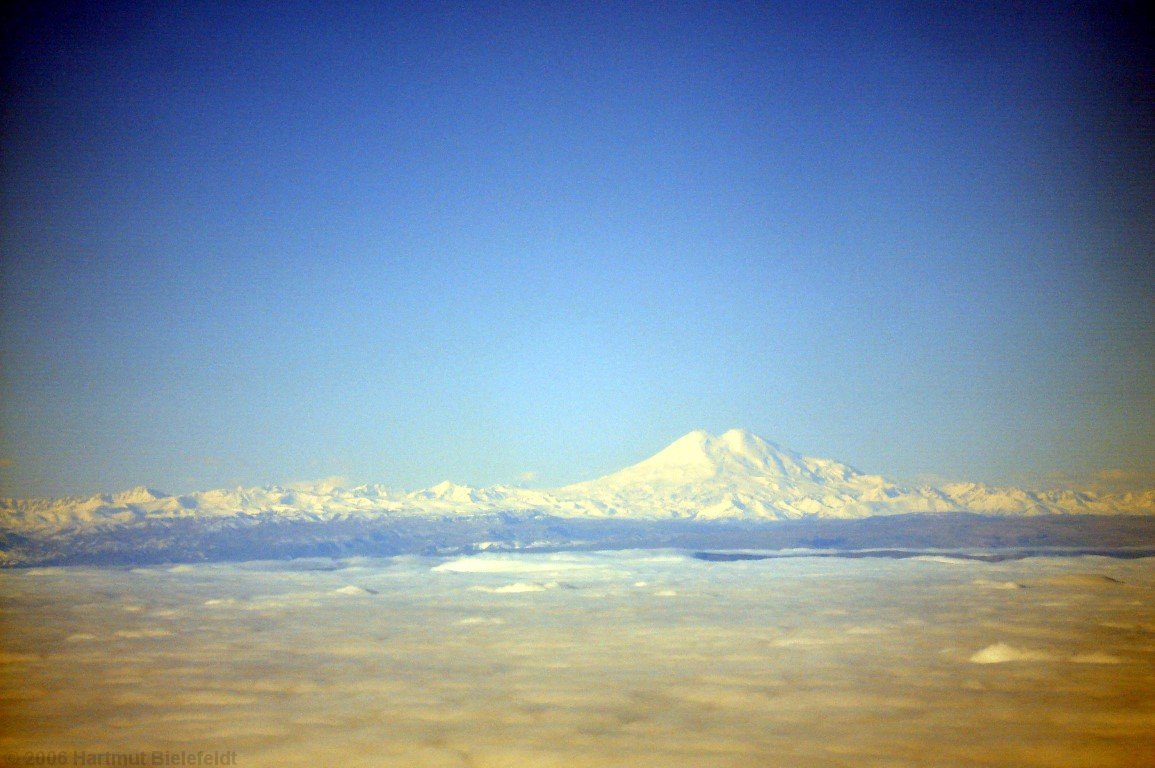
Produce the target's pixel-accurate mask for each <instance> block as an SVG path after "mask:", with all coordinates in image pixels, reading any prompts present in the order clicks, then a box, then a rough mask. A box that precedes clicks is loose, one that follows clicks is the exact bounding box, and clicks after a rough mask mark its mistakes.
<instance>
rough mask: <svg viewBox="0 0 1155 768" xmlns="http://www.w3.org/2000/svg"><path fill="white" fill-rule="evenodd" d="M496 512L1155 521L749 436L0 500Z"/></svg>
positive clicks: (26, 505) (108, 523) (293, 513)
mask: <svg viewBox="0 0 1155 768" xmlns="http://www.w3.org/2000/svg"><path fill="white" fill-rule="evenodd" d="M499 512H520V513H541V514H546V515H554V516H559V517H582V518H591V517H592V518H617V519H647V520H660V519H671V518H683V519H699V520H711V519H734V518H737V519H747V520H784V519H795V518H802V517H820V518H841V519H847V518H861V517H869V516H872V515H896V514H907V513H934V512H976V513H981V514H988V515H1016V516H1025V515H1046V514H1097V515H1149V514H1155V490H1150V491H1145V492H1142V493H1122V494H1098V493H1092V492H1075V491H1030V490H1023V489H1019V488H992V487H989V486H985V485H981V484H977V483H953V484H949V485H944V486H942V487H939V488H932V487H920V488H910V487H905V486H900V485H897V484H895V483H892V482H890V481H888V480H886V479H885V478H883V477H880V476H878V475H866V474H863V473H861V472H858V471H857V470H855V469H853V468H852V467H849V466H847V465H845V464H841V463H839V462H837V461H833V460H831V459H820V458H813V457H807V456H802V455H800V454H797V453H795V452H793V451H791V450H789V449H787V448H783V447H781V446H778V445H775V444H773V443H769V442H766V441H765V440H763V439H761V438H760V437H758V436H756V435H753V434H751V433H749V432H747V431H745V430H739V429H733V430H730V431H728V432H725V433H724V434H722V435H718V436H714V435H710V434H708V433H706V432H702V431H697V432H691V433H690V434H688V435H686V436H684V437H682V438H680V439H678V440H677V441H675V442H674V443H672V444H671V445H670V446H668V447H667V448H665V449H664V450H662V451H660V452H659V453H657V454H655V455H654V456H651V457H650V458H648V459H646V460H644V461H641V462H639V463H637V464H634V465H632V466H630V467H626V468H625V469H623V470H621V471H619V472H616V473H614V474H611V475H607V476H605V477H601V478H598V479H595V480H590V481H587V482H582V483H576V484H574V485H568V486H565V487H563V488H556V489H550V490H534V489H526V488H515V487H510V486H500V485H499V486H494V487H491V488H471V487H469V486H463V485H456V484H454V483H451V482H448V481H447V482H443V483H439V484H438V485H435V486H433V487H432V488H427V489H424V490H419V491H414V492H411V493H405V492H402V491H394V490H391V489H389V488H386V487H384V486H381V485H364V486H358V487H356V488H340V487H333V486H331V485H328V484H321V485H317V486H314V487H312V488H307V489H303V488H299V487H296V488H282V487H279V486H269V487H264V488H236V489H233V490H214V491H204V492H201V493H192V494H187V495H184V496H170V495H166V494H164V493H161V492H159V491H155V490H152V489H150V488H145V487H138V488H134V489H132V490H129V491H125V492H124V493H118V494H112V495H110V494H102V495H98V496H93V497H91V498H87V499H29V500H14V499H0V529H4V530H9V531H21V530H25V531H53V530H57V531H60V530H69V529H82V528H89V527H99V528H104V527H115V526H118V525H131V524H133V523H138V522H141V521H146V520H152V519H177V518H194V519H195V518H205V519H212V518H217V519H219V518H228V517H242V516H264V515H275V516H277V517H283V518H285V519H292V520H302V521H325V520H341V519H357V518H387V517H397V516H414V515H420V516H435V517H443V516H463V515H464V516H468V515H479V514H495V513H499Z"/></svg>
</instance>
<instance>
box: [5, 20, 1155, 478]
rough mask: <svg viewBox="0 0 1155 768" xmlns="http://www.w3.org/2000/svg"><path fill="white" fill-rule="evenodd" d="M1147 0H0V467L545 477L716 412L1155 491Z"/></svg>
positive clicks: (888, 468) (20, 474) (628, 451)
mask: <svg viewBox="0 0 1155 768" xmlns="http://www.w3.org/2000/svg"><path fill="white" fill-rule="evenodd" d="M1129 8H1130V7H1129V6H1127V5H1125V4H1123V5H1120V6H1118V8H1115V9H1105V8H1104V7H1101V6H1095V7H1087V6H1084V5H1082V4H1066V3H1039V4H1032V5H1031V6H1030V7H1022V6H1021V5H1020V4H1012V3H1003V2H991V3H986V4H981V5H980V6H978V7H974V8H972V7H968V8H956V7H949V8H948V7H942V8H936V7H930V6H923V5H917V4H907V3H883V4H869V7H852V6H842V5H838V4H823V3H801V2H787V3H782V4H776V5H774V6H772V7H771V6H759V5H755V4H743V3H733V4H719V5H693V4H687V5H680V6H678V7H677V8H676V9H665V10H653V9H649V8H642V7H625V6H618V5H612V4H610V5H606V4H597V5H595V4H586V3H572V4H571V3H566V4H560V5H556V6H554V5H551V6H550V7H549V8H540V7H534V6H531V5H529V4H520V3H499V4H493V5H489V6H486V7H484V8H481V7H478V6H472V5H468V6H467V5H464V4H446V5H442V6H438V7H436V8H426V7H421V6H419V7H405V6H392V7H389V8H368V7H361V6H355V7H345V8H323V9H322V8H314V7H312V6H310V5H308V4H288V5H273V4H265V3H258V2H238V3H233V4H229V5H228V6H227V7H225V6H217V5H214V4H211V3H194V4H192V5H181V6H180V7H173V6H170V5H169V4H163V3H148V2H146V3H118V2H105V3H61V4H55V5H51V6H37V7H36V8H23V9H18V10H16V11H8V12H6V14H7V16H6V19H5V22H6V23H5V25H4V35H5V38H4V42H5V45H4V46H2V48H3V50H4V53H3V80H2V82H3V87H4V91H3V93H4V95H5V98H4V99H3V106H2V110H3V112H2V114H3V123H2V128H0V195H2V198H0V222H2V224H0V496H15V497H28V496H62V495H88V494H91V493H96V492H110V491H112V492H114V491H118V490H123V489H127V488H130V487H133V486H137V485H147V486H152V487H156V488H160V489H163V490H165V491H168V492H172V493H180V492H185V491H192V490H204V489H209V488H219V487H232V486H236V485H243V486H257V485H267V484H281V485H288V484H291V483H293V482H296V481H302V480H313V479H320V478H324V477H328V476H342V477H344V478H347V479H348V481H349V482H350V483H351V484H362V483H383V484H386V485H390V486H396V487H400V488H422V487H427V486H430V485H433V484H434V483H437V482H439V481H442V480H446V479H449V480H452V481H454V482H459V483H463V484H468V485H474V486H491V485H495V484H499V483H508V484H526V485H531V486H537V487H554V486H561V485H565V484H567V483H572V482H577V481H581V480H587V479H591V478H593V477H597V476H600V475H603V474H606V473H609V472H612V471H615V470H617V469H620V468H621V467H624V466H627V465H629V464H632V463H634V462H637V461H639V460H641V459H643V458H645V457H647V456H649V455H651V454H653V453H654V452H656V451H658V450H660V449H661V448H662V447H664V446H666V445H668V444H669V443H671V442H673V441H674V440H675V439H677V438H678V437H680V436H681V435H683V434H685V433H687V432H690V431H691V430H694V429H706V430H707V431H709V432H712V433H721V432H723V431H725V430H727V429H730V428H732V427H741V428H745V429H748V430H750V431H751V432H753V433H755V434H757V435H760V436H762V437H764V438H766V439H767V440H770V441H773V442H775V443H778V444H781V445H783V446H786V447H789V448H791V449H793V450H796V451H798V452H800V453H803V454H806V455H810V456H819V457H828V458H833V459H837V460H839V461H843V462H846V463H848V464H850V465H852V466H854V467H856V468H857V469H859V470H862V471H863V472H867V473H872V474H880V475H884V476H886V477H888V478H891V479H894V480H897V481H900V482H922V481H927V482H933V481H939V480H943V479H949V480H968V481H976V482H984V483H989V484H998V485H1002V484H1012V485H1020V486H1026V487H1035V488H1046V487H1057V486H1072V485H1073V486H1092V485H1099V486H1102V487H1111V488H1118V489H1126V488H1146V487H1151V486H1153V485H1155V318H1153V310H1152V307H1155V259H1153V258H1152V257H1153V249H1152V244H1153V242H1155V232H1153V228H1155V110H1152V100H1151V95H1152V82H1153V78H1152V58H1151V41H1150V39H1149V37H1148V36H1145V32H1144V30H1145V29H1149V28H1148V27H1145V26H1144V19H1143V18H1142V16H1141V12H1139V11H1137V10H1133V9H1129Z"/></svg>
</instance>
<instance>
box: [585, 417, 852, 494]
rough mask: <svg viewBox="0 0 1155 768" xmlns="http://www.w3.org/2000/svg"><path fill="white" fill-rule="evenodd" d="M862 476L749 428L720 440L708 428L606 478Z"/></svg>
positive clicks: (625, 480) (703, 479)
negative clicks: (757, 433) (768, 438)
mask: <svg viewBox="0 0 1155 768" xmlns="http://www.w3.org/2000/svg"><path fill="white" fill-rule="evenodd" d="M858 475H860V473H859V472H857V471H855V470H854V469H851V468H850V467H848V466H846V465H845V464H839V463H838V462H835V461H830V460H827V459H812V458H806V457H804V456H801V455H799V454H797V453H794V452H793V451H791V450H788V449H786V448H782V447H781V446H778V445H775V444H773V443H769V442H767V441H765V440H763V439H762V438H760V437H758V436H757V435H755V434H753V433H751V432H747V431H746V430H744V429H731V430H730V431H728V432H724V433H722V434H721V435H718V436H716V437H715V436H714V435H711V434H710V433H708V432H705V431H703V430H697V431H695V432H691V433H689V434H688V435H685V436H683V437H681V438H679V439H678V440H675V441H674V442H673V443H671V444H670V445H669V446H667V447H666V448H665V449H663V450H661V451H659V452H658V453H656V454H654V455H653V456H651V457H650V458H648V459H646V460H645V461H642V462H639V463H637V464H634V465H633V466H631V467H627V468H626V469H623V470H621V471H620V472H617V473H615V474H613V475H610V476H608V477H606V478H602V480H603V481H605V480H610V479H614V481H615V482H618V483H635V482H653V481H663V480H664V481H671V482H682V483H685V482H709V481H722V482H725V481H726V480H730V479H737V478H741V477H743V476H761V477H768V478H785V479H788V480H811V481H814V482H842V481H845V480H847V479H849V478H851V477H854V476H858Z"/></svg>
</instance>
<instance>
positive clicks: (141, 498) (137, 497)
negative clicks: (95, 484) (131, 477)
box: [112, 485, 168, 504]
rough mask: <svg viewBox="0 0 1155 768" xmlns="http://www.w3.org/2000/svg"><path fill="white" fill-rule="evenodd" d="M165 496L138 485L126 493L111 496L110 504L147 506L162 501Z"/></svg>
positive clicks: (152, 489)
mask: <svg viewBox="0 0 1155 768" xmlns="http://www.w3.org/2000/svg"><path fill="white" fill-rule="evenodd" d="M167 496H168V494H167V493H164V492H162V491H158V490H156V489H155V488H148V487H147V486H143V485H138V486H136V487H135V488H130V489H129V490H127V491H122V492H121V493H117V494H115V495H113V496H112V502H113V503H114V504H147V503H149V502H150V501H156V500H157V499H163V498H165V497H167Z"/></svg>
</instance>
